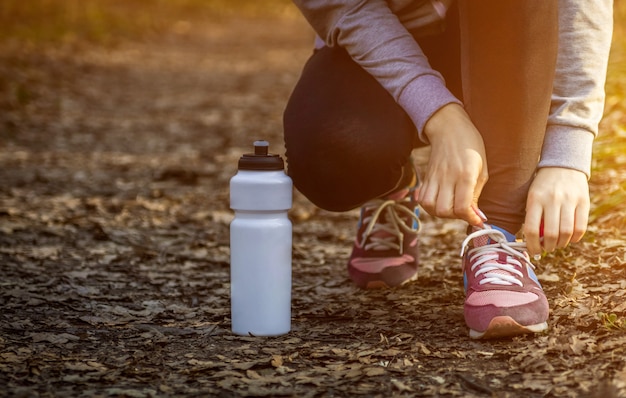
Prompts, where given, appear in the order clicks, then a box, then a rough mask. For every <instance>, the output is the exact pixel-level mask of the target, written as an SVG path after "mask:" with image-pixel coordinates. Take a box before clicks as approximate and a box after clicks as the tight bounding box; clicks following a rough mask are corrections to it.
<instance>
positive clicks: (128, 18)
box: [0, 0, 626, 227]
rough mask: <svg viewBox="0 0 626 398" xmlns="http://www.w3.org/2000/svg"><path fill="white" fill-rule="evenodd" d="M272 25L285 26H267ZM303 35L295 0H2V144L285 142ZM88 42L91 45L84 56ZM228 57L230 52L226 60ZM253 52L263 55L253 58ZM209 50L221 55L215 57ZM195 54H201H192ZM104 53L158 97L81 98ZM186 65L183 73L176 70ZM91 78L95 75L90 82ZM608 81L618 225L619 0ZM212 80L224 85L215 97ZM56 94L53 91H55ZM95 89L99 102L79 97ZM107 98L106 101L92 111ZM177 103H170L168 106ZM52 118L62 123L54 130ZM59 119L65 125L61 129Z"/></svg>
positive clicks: (606, 201)
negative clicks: (164, 55) (134, 70)
mask: <svg viewBox="0 0 626 398" xmlns="http://www.w3.org/2000/svg"><path fill="white" fill-rule="evenodd" d="M255 21H256V22H255ZM259 21H260V22H259ZM272 21H274V22H272ZM229 30H230V31H231V33H232V32H236V33H234V36H235V37H234V38H233V37H229V38H227V39H226V38H225V37H227V35H226V33H225V32H228V31H229ZM270 30H274V31H276V30H279V31H280V33H279V34H278V35H277V34H273V35H271V36H269V35H268V34H267V32H268V31H270ZM231 36H232V35H231ZM277 37H278V39H277ZM237 38H238V39H237ZM310 39H312V33H311V31H310V29H309V28H308V26H307V25H306V23H305V22H304V20H303V19H302V18H301V16H300V15H299V13H298V11H297V9H296V8H295V6H293V5H292V4H291V3H290V2H289V1H286V0H264V1H255V0H29V1H22V0H3V1H2V2H0V50H1V54H0V148H2V147H6V146H12V147H15V148H17V147H19V146H20V145H29V146H32V145H34V144H35V143H36V142H43V136H47V137H48V139H46V140H45V143H46V145H47V146H48V147H54V145H56V146H57V147H67V146H68V145H70V146H71V145H72V142H73V143H75V144H76V143H77V142H78V141H80V137H77V135H78V136H82V137H83V138H84V139H83V141H82V142H81V143H80V144H81V145H83V149H84V148H85V145H86V144H89V145H91V148H92V149H93V150H107V149H111V148H113V147H116V146H117V145H119V143H120V140H121V141H122V142H126V143H127V144H128V145H127V149H128V150H131V151H132V148H133V147H134V144H135V142H134V141H135V140H136V139H138V138H141V139H143V140H144V141H143V142H144V147H143V149H142V151H143V150H148V151H152V152H153V153H154V151H156V152H170V151H172V150H174V151H177V150H181V148H183V147H184V146H185V145H187V147H186V149H185V148H183V150H187V151H192V150H200V151H203V153H204V154H205V156H209V157H210V156H212V155H211V153H212V152H213V151H215V150H216V149H218V148H236V149H234V150H235V151H239V150H240V149H239V148H240V147H245V146H246V145H247V143H248V142H249V140H250V138H249V136H250V134H252V135H256V136H264V137H265V138H269V139H271V140H273V141H275V142H277V143H280V144H281V146H282V138H281V114H280V112H281V110H282V106H283V105H284V103H285V102H286V100H287V98H288V95H289V92H290V89H291V87H292V86H293V84H294V83H295V81H296V79H297V76H298V74H299V71H300V68H301V65H302V63H303V62H304V61H305V60H306V57H307V56H308V43H309V40H310ZM254 42H257V43H261V42H263V43H264V46H265V48H266V49H267V48H269V49H270V50H269V51H268V50H266V49H263V48H257V49H256V50H257V52H255V51H254V49H255V47H260V46H255V45H254V44H252V43H254ZM269 42H271V43H269ZM129 43H130V44H129ZM132 43H142V45H147V46H150V45H152V46H153V47H145V46H144V47H143V50H142V51H145V49H146V48H149V50H148V54H147V55H146V56H145V57H142V56H139V57H135V58H133V56H132V54H131V52H132V51H131V50H130V49H131V48H133V44H132ZM164 43H169V44H170V45H172V43H173V45H174V46H179V47H180V49H181V50H180V51H181V53H180V54H179V55H180V57H181V60H180V62H181V63H185V62H187V63H188V64H187V65H184V66H181V65H179V67H178V69H175V70H174V69H171V68H172V65H171V64H172V58H171V57H169V58H168V59H167V60H165V61H167V62H164V60H159V59H158V57H157V56H156V55H154V54H156V53H159V46H163V44H164ZM193 45H195V47H193ZM120 47H121V48H124V49H126V50H128V51H126V54H127V55H128V57H127V58H126V60H124V59H117V60H114V59H112V60H109V61H106V60H94V57H95V58H97V57H98V55H93V54H92V53H93V52H94V51H95V50H94V49H96V50H97V51H99V54H100V55H99V56H102V54H106V52H107V49H116V48H117V49H119V48H120ZM185 48H187V52H186V53H185V52H184V51H185ZM135 50H137V49H136V48H135ZM137 51H139V50H137ZM199 51H206V52H207V53H206V54H204V58H202V59H200V61H198V58H193V59H195V61H194V60H193V59H192V58H191V57H188V58H187V59H186V60H185V55H189V54H192V53H197V52H199ZM83 54H92V55H91V58H89V56H83ZM119 54H120V52H118V53H116V55H113V56H117V57H119V56H120V55H119ZM72 55H76V56H77V57H78V58H81V57H82V58H81V59H82V61H80V62H78V61H75V60H72ZM170 55H171V54H170ZM196 55H197V54H196ZM105 56H106V55H105ZM262 57H266V58H263V59H262ZM85 59H88V61H85ZM229 59H232V62H233V64H232V65H231V66H230V67H232V69H230V70H229V65H228V60H229ZM255 59H256V60H257V61H259V62H261V63H255V62H254V61H255ZM150 60H151V61H152V62H153V64H151V63H150V62H151V61H150ZM211 60H214V61H215V60H219V62H218V61H215V62H218V63H217V64H215V63H214V64H211ZM194 62H200V64H196V65H192V63H194ZM202 62H206V63H207V64H206V65H205V64H202ZM133 63H134V64H135V65H137V64H143V67H142V72H140V73H139V74H138V75H134V76H131V77H128V78H127V79H126V80H124V78H123V76H125V74H128V73H129V72H128V68H131V67H132V66H133ZM144 63H145V64H144ZM102 64H106V65H107V68H108V69H109V70H110V69H111V68H114V70H111V71H110V72H109V75H108V78H110V79H111V86H112V87H114V86H115V85H116V84H117V85H119V84H121V85H126V86H127V90H128V91H130V90H133V89H134V90H136V91H139V90H146V87H150V88H151V89H152V90H153V91H152V93H151V94H150V95H152V97H150V98H153V99H154V100H155V103H156V104H154V105H153V106H145V105H144V106H138V105H137V104H138V103H139V102H142V101H143V102H145V99H144V98H132V94H130V93H127V94H128V95H127V96H124V95H122V94H120V93H118V92H116V91H115V90H114V89H113V88H111V92H110V93H108V94H107V93H100V94H101V95H102V98H97V97H98V95H99V94H98V93H97V92H92V93H91V95H92V97H88V98H87V97H86V94H84V93H83V94H80V95H78V94H76V91H77V90H78V88H77V87H74V86H73V84H75V85H78V84H80V86H81V87H82V88H81V89H80V90H82V89H83V88H85V85H87V86H89V85H91V84H94V82H93V81H91V80H90V78H89V77H88V76H87V75H90V74H91V75H92V74H93V73H91V72H93V70H89V69H90V68H92V69H93V68H97V67H98V65H102ZM159 64H162V68H163V70H167V69H168V68H170V69H171V73H170V74H169V75H163V74H159V73H158V68H159ZM267 65H270V66H267ZM216 67H217V68H218V69H219V73H221V75H219V76H221V77H219V76H218V74H217V72H216V71H217V70H218V69H216ZM115 68H116V69H115ZM246 68H247V69H246ZM268 68H269V69H271V70H268ZM272 68H273V69H272ZM244 69H246V70H244ZM187 72H188V73H189V76H190V77H188V78H187V79H185V78H182V77H180V76H178V75H180V74H185V73H187ZM268 72H269V73H268ZM201 73H205V74H208V73H211V74H212V75H213V76H214V79H213V80H212V81H205V82H204V83H199V81H200V80H199V78H198V76H199V74H201ZM229 73H230V74H231V76H229ZM263 74H266V76H267V77H266V78H264V77H263ZM235 75H236V78H235V79H233V78H232V76H235ZM176 76H178V77H176ZM194 76H195V77H194ZM216 76H217V77H216ZM175 78H176V79H178V80H176V81H175V82H174V83H173V84H174V85H175V86H176V87H179V88H181V90H183V91H184V93H185V94H181V93H175V92H172V91H168V90H167V89H165V88H162V89H161V90H160V91H159V90H157V89H156V88H155V87H156V86H158V85H159V84H162V83H159V82H162V81H163V80H164V79H168V80H172V79H175ZM141 79H151V80H152V81H153V83H149V82H144V83H145V84H144V86H141V87H143V88H141V89H140V88H139V87H140V84H141V81H142V80H141ZM116 82H117V83H116ZM135 84H137V85H138V86H135ZM95 87H96V85H95V84H94V90H95ZM103 87H107V84H104V85H103ZM606 87H607V102H606V112H605V114H606V116H605V118H604V120H603V122H602V125H601V135H600V137H599V138H598V140H597V142H596V146H595V160H594V180H593V183H594V184H595V186H598V187H600V188H598V189H596V188H594V187H593V186H592V189H593V190H594V198H593V201H594V209H593V214H592V219H593V220H601V221H603V222H612V223H615V222H617V223H620V225H619V226H620V227H621V226H622V225H621V223H623V221H621V220H623V217H619V218H618V220H619V221H616V218H615V217H614V215H615V213H614V212H616V211H617V212H619V214H621V215H623V214H624V206H626V205H625V204H624V203H626V181H625V180H626V178H624V171H623V169H624V163H625V161H626V160H625V159H624V158H625V156H626V155H624V154H626V127H625V126H626V116H625V109H626V1H625V0H616V1H615V35H614V45H613V50H612V54H611V61H610V66H609V76H608V80H607V85H606ZM155 90H156V91H155ZM194 90H195V92H194ZM87 91H89V90H88V88H87ZM218 92H219V93H221V94H224V96H223V97H221V98H217V96H215V94H216V93H218ZM207 93H209V95H207ZM229 93H230V94H232V95H230V96H229V95H228V94H229ZM235 94H236V95H235ZM201 95H204V98H203V99H201V98H200V96H201ZM181 96H182V97H184V98H181ZM53 97H55V98H57V100H56V102H54V101H52V102H50V100H49V99H50V98H53ZM46 101H48V102H47V103H46ZM90 101H91V103H92V104H95V103H98V106H97V107H93V106H92V107H89V106H87V105H85V104H86V103H90ZM224 101H226V102H224ZM229 101H230V102H229ZM218 102H222V103H224V104H226V105H224V106H223V107H224V108H227V109H225V110H219V108H220V107H221V105H220V104H218ZM105 108H106V109H108V111H109V113H106V114H105V113H99V111H101V110H102V109H105ZM94 109H95V110H97V111H94ZM174 111H176V112H177V113H176V114H175V116H172V115H173V114H172V112H174ZM194 111H195V112H196V114H195V115H196V116H194V115H193V114H192V112H194ZM168 112H169V116H168V115H167V113H168ZM141 113H143V114H145V115H146V117H148V115H149V117H150V118H152V119H153V120H154V119H156V120H157V121H158V122H159V123H161V126H162V127H163V128H162V131H160V132H159V133H160V134H162V133H164V132H168V131H169V132H170V133H171V132H172V131H173V132H174V133H175V134H179V135H180V137H179V138H180V139H179V140H178V141H177V143H176V146H175V148H172V147H171V146H168V145H171V143H170V144H164V143H158V142H153V139H152V138H151V137H154V134H155V131H154V128H153V127H150V128H147V127H146V125H147V124H148V122H147V121H146V120H145V119H142V118H140V117H139V116H138V114H141ZM88 115H90V116H89V117H87V116H88ZM113 115H117V117H115V116H113ZM197 115H200V116H197ZM172 117H174V118H175V119H176V120H175V122H174V121H172ZM159 118H161V119H159ZM107 119H109V120H107ZM113 119H118V120H117V121H114V120H113ZM63 123H65V124H63ZM55 125H56V128H57V130H55V132H54V134H51V129H53V128H54V126H55ZM58 130H63V131H64V133H63V134H57V133H58ZM113 130H115V131H121V130H127V131H129V132H130V131H132V134H133V137H131V136H130V135H129V134H124V135H122V136H118V135H114V134H113V135H111V134H112V131H113ZM199 130H203V131H202V133H200V132H199ZM142 131H143V133H144V134H142ZM194 131H195V132H196V133H194ZM91 133H93V135H91V136H90V138H85V137H86V136H85V134H87V135H89V134H91ZM107 137H109V138H107ZM107 140H109V141H107ZM111 140H114V141H115V142H110V141H111ZM185 142H186V144H185ZM276 150H278V149H276Z"/></svg>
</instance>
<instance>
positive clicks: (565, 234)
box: [556, 206, 576, 249]
mask: <svg viewBox="0 0 626 398" xmlns="http://www.w3.org/2000/svg"><path fill="white" fill-rule="evenodd" d="M575 212H576V209H574V208H571V207H569V206H563V207H561V217H560V222H559V237H558V239H557V242H556V247H557V248H560V249H562V248H564V247H567V245H569V242H570V240H571V239H572V234H573V232H574V217H575Z"/></svg>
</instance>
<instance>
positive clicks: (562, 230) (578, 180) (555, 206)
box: [524, 167, 589, 256]
mask: <svg viewBox="0 0 626 398" xmlns="http://www.w3.org/2000/svg"><path fill="white" fill-rule="evenodd" d="M588 221H589V184H588V183H587V176H586V175H585V174H584V173H582V172H580V171H578V170H573V169H566V168H562V167H546V168H541V169H539V170H538V171H537V175H536V176H535V179H534V180H533V182H532V184H531V186H530V190H529V191H528V199H527V201H526V221H525V223H524V236H525V238H526V245H527V248H528V253H529V254H530V255H531V256H534V255H537V254H541V252H542V250H544V251H546V252H552V251H554V250H555V249H557V248H563V247H566V246H567V245H568V244H569V243H570V242H578V241H579V240H580V239H581V238H582V237H583V235H584V234H585V231H586V230H587V222H588ZM541 229H543V231H541ZM542 232H543V234H542ZM542 239H543V240H542Z"/></svg>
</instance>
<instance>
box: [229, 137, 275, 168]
mask: <svg viewBox="0 0 626 398" xmlns="http://www.w3.org/2000/svg"><path fill="white" fill-rule="evenodd" d="M269 146H270V144H269V143H268V142H267V141H254V153H244V154H243V156H241V158H239V170H283V169H284V167H285V165H284V163H283V159H282V158H281V157H280V156H279V155H276V154H273V153H269Z"/></svg>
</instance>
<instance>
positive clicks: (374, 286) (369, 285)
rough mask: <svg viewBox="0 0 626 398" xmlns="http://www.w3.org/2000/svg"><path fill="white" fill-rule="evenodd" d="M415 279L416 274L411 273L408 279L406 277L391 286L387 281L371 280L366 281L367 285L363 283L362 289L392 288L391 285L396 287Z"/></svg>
mask: <svg viewBox="0 0 626 398" xmlns="http://www.w3.org/2000/svg"><path fill="white" fill-rule="evenodd" d="M415 280H417V274H415V275H413V276H412V277H410V278H409V279H406V280H405V281H403V282H402V283H400V284H399V285H393V286H389V284H387V282H385V281H381V280H373V281H368V282H367V285H365V287H364V289H367V290H374V289H389V288H392V287H398V286H402V285H406V284H407V283H409V282H413V281H415Z"/></svg>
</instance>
